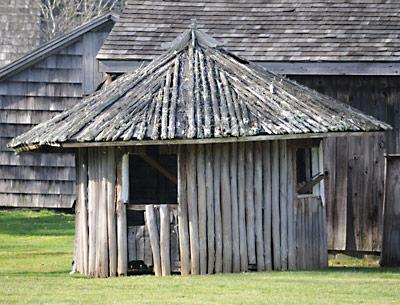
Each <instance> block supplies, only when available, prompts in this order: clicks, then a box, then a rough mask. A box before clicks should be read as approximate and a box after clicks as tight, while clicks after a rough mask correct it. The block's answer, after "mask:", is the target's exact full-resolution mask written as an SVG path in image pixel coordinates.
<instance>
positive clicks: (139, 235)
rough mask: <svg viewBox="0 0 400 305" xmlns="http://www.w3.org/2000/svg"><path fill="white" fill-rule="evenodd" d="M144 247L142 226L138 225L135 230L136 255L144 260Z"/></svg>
mask: <svg viewBox="0 0 400 305" xmlns="http://www.w3.org/2000/svg"><path fill="white" fill-rule="evenodd" d="M144 247H145V243H144V226H139V227H138V230H137V232H136V256H137V258H138V260H140V261H144V260H145V259H146V257H145V255H144Z"/></svg>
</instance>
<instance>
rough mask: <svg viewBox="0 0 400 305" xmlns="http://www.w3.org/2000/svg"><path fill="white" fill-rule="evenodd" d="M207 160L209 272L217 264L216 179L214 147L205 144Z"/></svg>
mask: <svg viewBox="0 0 400 305" xmlns="http://www.w3.org/2000/svg"><path fill="white" fill-rule="evenodd" d="M205 153H206V155H205V162H206V198H207V249H208V265H207V272H208V274H212V273H214V265H215V230H214V217H215V214H214V211H215V209H214V179H213V176H214V175H213V168H214V167H213V165H214V164H213V161H214V160H213V147H212V145H211V144H208V145H206V146H205Z"/></svg>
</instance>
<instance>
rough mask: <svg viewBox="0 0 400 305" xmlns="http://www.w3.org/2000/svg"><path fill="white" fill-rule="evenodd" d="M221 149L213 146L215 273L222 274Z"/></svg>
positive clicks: (217, 145)
mask: <svg viewBox="0 0 400 305" xmlns="http://www.w3.org/2000/svg"><path fill="white" fill-rule="evenodd" d="M221 147H222V145H220V144H213V153H214V209H215V272H216V273H220V272H222V215H221ZM246 251H247V250H246Z"/></svg>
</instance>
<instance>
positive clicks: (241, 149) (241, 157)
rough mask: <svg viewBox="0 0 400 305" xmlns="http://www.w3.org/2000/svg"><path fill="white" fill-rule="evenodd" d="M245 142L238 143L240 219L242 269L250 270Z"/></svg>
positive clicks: (243, 270) (244, 270)
mask: <svg viewBox="0 0 400 305" xmlns="http://www.w3.org/2000/svg"><path fill="white" fill-rule="evenodd" d="M245 162H246V161H245V144H244V143H239V144H238V221H239V224H238V226H239V241H240V243H239V248H240V249H239V250H240V271H242V272H246V271H248V264H249V261H248V256H247V233H246V179H245V177H246V175H245Z"/></svg>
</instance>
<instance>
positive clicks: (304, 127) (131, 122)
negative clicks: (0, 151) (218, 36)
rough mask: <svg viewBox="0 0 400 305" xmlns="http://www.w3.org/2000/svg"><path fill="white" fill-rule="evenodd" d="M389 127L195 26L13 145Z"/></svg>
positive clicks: (162, 140) (33, 146) (267, 135)
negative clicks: (241, 54)
mask: <svg viewBox="0 0 400 305" xmlns="http://www.w3.org/2000/svg"><path fill="white" fill-rule="evenodd" d="M388 128H390V127H389V126H388V125H387V124H385V123H382V122H380V121H378V120H376V119H374V118H373V117H370V116H368V115H366V114H363V113H362V112H360V111H358V110H355V109H353V108H351V107H349V106H347V105H345V104H342V103H339V102H337V101H335V100H333V99H332V98H330V97H327V96H325V95H322V94H319V93H317V92H316V91H313V90H311V89H309V88H306V87H304V86H302V85H299V84H297V83H295V82H293V81H290V80H288V79H286V78H283V77H280V76H277V75H275V74H272V73H269V72H267V71H264V70H262V68H260V67H258V66H256V65H253V64H251V63H250V62H248V61H246V60H244V59H240V58H238V57H236V56H234V55H232V54H230V53H228V52H226V51H225V50H224V49H222V48H220V47H219V43H218V41H216V40H214V39H213V38H211V37H210V36H208V35H207V34H206V33H205V32H202V31H200V30H197V29H192V30H188V31H186V32H184V33H183V34H182V35H181V36H180V37H178V38H177V39H176V40H175V41H174V42H173V43H172V44H171V48H170V50H169V51H167V52H166V53H164V54H163V55H161V56H160V57H158V58H157V59H155V60H154V61H153V62H151V63H150V64H149V65H147V66H145V67H143V68H140V69H138V70H137V71H136V72H134V73H128V74H125V75H122V76H121V77H119V78H118V79H117V80H115V81H114V82H112V83H111V84H109V85H107V86H104V87H103V88H102V89H101V90H99V91H98V92H96V93H94V94H93V95H91V96H89V97H87V98H85V99H83V101H82V102H81V103H79V104H77V105H76V106H75V107H73V108H72V109H69V110H67V111H65V112H63V113H61V114H59V115H57V116H56V117H54V118H53V119H51V120H49V121H47V122H44V123H42V124H40V125H38V126H36V127H34V128H33V129H31V130H30V131H28V132H26V133H25V134H22V135H20V136H18V137H16V138H15V139H13V140H12V141H11V143H10V144H9V146H10V147H12V148H16V149H20V150H23V149H25V148H26V149H28V150H30V149H36V148H38V147H39V146H42V145H55V146H57V145H61V144H65V143H70V144H71V143H72V144H73V145H75V144H76V143H80V144H82V143H89V144H90V145H95V144H96V143H97V144H98V143H99V142H100V143H104V142H118V141H120V142H130V143H137V142H138V141H140V142H141V143H142V144H143V141H149V142H150V143H157V141H158V143H170V142H168V141H170V140H181V141H182V142H183V141H186V142H188V141H192V142H197V141H199V140H210V139H213V140H215V139H216V141H222V140H224V139H238V138H250V139H255V138H253V137H255V136H263V137H265V139H273V138H274V139H276V138H277V137H285V136H291V137H293V136H299V135H300V137H304V136H307V135H310V134H312V135H313V136H319V137H321V136H324V135H325V134H326V133H330V132H331V133H334V134H340V132H356V133H360V132H367V131H382V130H386V129H388ZM114 144H115V143H114Z"/></svg>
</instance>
